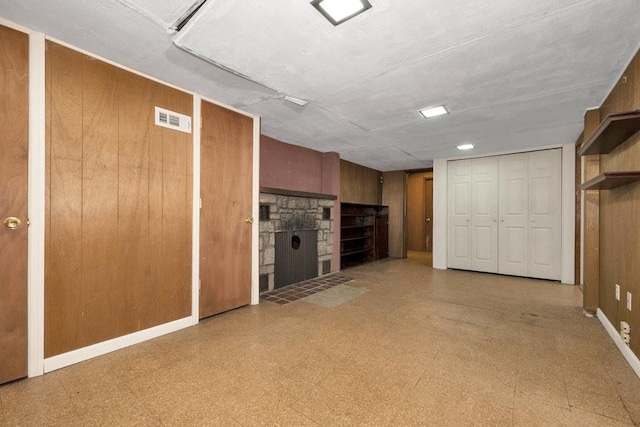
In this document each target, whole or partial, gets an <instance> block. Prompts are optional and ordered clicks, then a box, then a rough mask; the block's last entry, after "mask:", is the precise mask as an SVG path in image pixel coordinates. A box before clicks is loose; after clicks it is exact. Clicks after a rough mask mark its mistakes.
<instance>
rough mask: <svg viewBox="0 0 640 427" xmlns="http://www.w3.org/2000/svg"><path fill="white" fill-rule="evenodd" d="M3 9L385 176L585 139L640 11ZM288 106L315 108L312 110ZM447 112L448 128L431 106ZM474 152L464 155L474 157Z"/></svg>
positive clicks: (554, 0)
mask: <svg viewBox="0 0 640 427" xmlns="http://www.w3.org/2000/svg"><path fill="white" fill-rule="evenodd" d="M200 2H201V1H198V2H196V0H93V1H81V0H48V1H41V0H19V1H18V0H0V17H2V18H5V19H7V20H9V21H12V22H15V23H17V24H21V25H24V26H25V27H28V28H30V29H34V30H37V31H41V32H44V33H45V34H47V35H48V36H50V37H52V38H54V39H56V40H60V41H62V42H66V43H69V44H71V45H73V46H76V47H79V48H81V49H84V50H86V51H88V52H91V53H93V54H96V55H99V56H102V57H104V58H106V59H109V60H112V61H115V62H117V63H120V64H122V65H125V66H127V67H130V68H132V69H135V70H138V71H140V72H143V73H146V74H149V75H151V76H153V77H156V78H159V79H161V80H164V81H167V82H169V83H171V84H174V85H177V86H179V87H182V88H185V89H188V90H191V91H194V92H197V93H200V94H202V95H204V96H207V97H209V98H212V99H215V100H217V101H220V102H222V103H225V104H228V105H232V106H234V107H237V108H239V109H241V110H243V111H247V112H249V113H253V114H257V115H259V116H261V118H262V133H263V134H265V135H268V136H270V137H273V138H276V139H279V140H281V141H284V142H288V143H291V144H295V145H300V146H304V147H309V148H312V149H314V150H318V151H322V152H327V151H335V152H338V153H339V154H340V156H341V158H343V159H346V160H349V161H352V162H355V163H358V164H361V165H364V166H368V167H371V168H374V169H377V170H380V171H392V170H402V169H420V168H427V167H430V166H431V165H432V161H433V159H437V158H447V157H456V156H460V152H459V151H458V150H457V149H456V148H455V147H456V145H458V144H462V143H471V144H474V145H475V146H476V148H475V149H474V150H473V152H472V154H473V155H482V154H489V153H497V152H505V151H512V150H513V151H516V150H524V149H530V148H538V147H547V146H552V145H558V144H566V143H573V142H575V141H576V139H577V138H578V136H579V135H580V133H581V131H582V125H583V115H584V112H585V110H586V109H588V108H593V107H597V106H599V105H600V104H601V103H602V101H603V100H604V98H605V96H606V95H607V94H608V92H609V91H610V90H611V88H612V87H613V85H614V84H615V83H616V81H617V79H618V78H619V77H620V75H621V73H622V71H623V69H624V68H625V67H626V65H627V64H628V63H629V61H630V60H631V58H632V57H633V55H634V54H635V53H636V50H637V49H638V47H639V45H640V36H639V35H640V3H639V2H638V0H535V1H534V0H458V1H444V0H403V1H397V0H396V1H393V0H370V2H371V4H372V6H373V7H372V8H371V9H369V10H368V11H366V12H364V13H363V14H361V15H359V16H357V17H355V18H353V19H351V20H349V21H347V22H345V23H343V24H341V25H339V26H335V27H334V26H333V25H332V24H331V23H329V21H327V20H326V19H325V18H324V17H323V16H322V15H321V14H320V13H318V11H317V10H316V9H315V8H314V7H313V6H311V4H310V0H206V2H205V3H204V4H203V5H202V7H201V8H200V9H199V10H198V11H197V12H196V14H195V15H194V16H193V17H192V19H191V20H190V21H189V22H188V23H187V24H186V25H185V26H184V27H183V28H182V29H181V30H180V31H175V29H174V28H175V26H176V23H177V22H179V21H180V20H181V19H182V18H184V16H185V14H188V12H189V11H191V10H192V9H193V8H194V3H195V5H197V4H198V3H200ZM285 96H289V97H294V98H299V99H303V100H305V101H308V104H306V105H305V106H299V105H296V104H293V103H291V102H288V101H286V100H285V99H284V97H285ZM440 104H445V105H446V106H447V108H448V109H449V110H450V111H451V114H449V115H447V116H441V117H435V118H430V119H424V118H422V117H421V116H420V114H419V113H418V110H419V109H421V108H424V107H429V106H434V105H440ZM465 154H466V153H465Z"/></svg>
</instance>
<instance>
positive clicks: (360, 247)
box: [340, 203, 389, 269]
mask: <svg viewBox="0 0 640 427" xmlns="http://www.w3.org/2000/svg"><path fill="white" fill-rule="evenodd" d="M340 207H341V208H340V211H341V212H340V216H341V218H340V268H342V269H344V268H348V267H353V266H356V265H359V264H363V263H366V262H371V261H375V260H376V259H381V258H386V257H387V255H388V252H389V250H388V241H387V236H388V225H387V224H388V217H389V208H388V207H387V206H377V205H359V204H354V203H342V204H341V205H340Z"/></svg>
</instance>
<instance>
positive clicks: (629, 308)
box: [627, 292, 631, 311]
mask: <svg viewBox="0 0 640 427" xmlns="http://www.w3.org/2000/svg"><path fill="white" fill-rule="evenodd" d="M627 310H629V311H631V292H627Z"/></svg>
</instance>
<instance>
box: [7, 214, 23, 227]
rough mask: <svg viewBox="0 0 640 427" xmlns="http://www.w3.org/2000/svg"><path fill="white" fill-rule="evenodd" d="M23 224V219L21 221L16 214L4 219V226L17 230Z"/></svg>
mask: <svg viewBox="0 0 640 427" xmlns="http://www.w3.org/2000/svg"><path fill="white" fill-rule="evenodd" d="M21 225H22V221H20V220H19V219H18V218H16V217H15V216H10V217H8V218H6V219H5V220H4V226H5V227H6V228H8V229H9V230H17V229H18V228H20V226H21Z"/></svg>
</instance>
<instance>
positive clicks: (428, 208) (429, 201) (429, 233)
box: [424, 178, 433, 252]
mask: <svg viewBox="0 0 640 427" xmlns="http://www.w3.org/2000/svg"><path fill="white" fill-rule="evenodd" d="M424 247H425V251H426V252H432V251H433V179H431V178H425V180H424Z"/></svg>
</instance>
